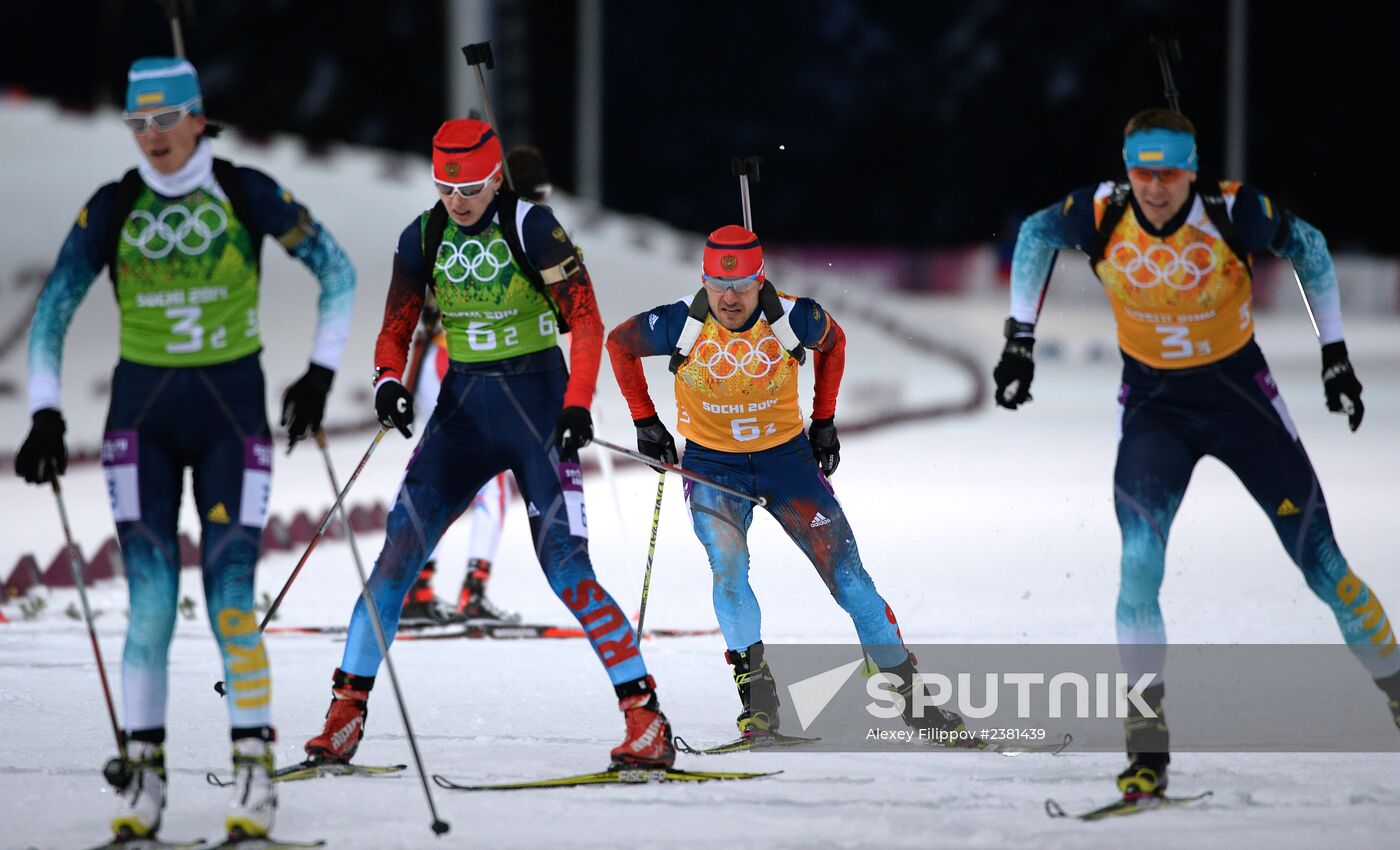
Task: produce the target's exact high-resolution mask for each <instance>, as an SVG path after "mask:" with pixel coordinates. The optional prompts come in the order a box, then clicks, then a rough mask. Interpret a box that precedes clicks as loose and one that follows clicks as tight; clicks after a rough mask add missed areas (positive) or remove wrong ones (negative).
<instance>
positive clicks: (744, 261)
mask: <svg viewBox="0 0 1400 850" xmlns="http://www.w3.org/2000/svg"><path fill="white" fill-rule="evenodd" d="M702 268H703V270H704V273H705V276H706V277H728V278H738V277H753V276H754V275H757V276H758V279H759V280H763V279H764V275H763V246H762V245H761V244H760V243H759V241H758V237H757V236H755V235H754V233H753V231H752V230H746V229H745V228H742V227H740V226H739V225H737V224H726V225H725V226H724V227H721V228H720V229H719V230H716V231H715V232H714V233H711V234H710V238H709V239H707V240H705V259H704V262H703V264H702Z"/></svg>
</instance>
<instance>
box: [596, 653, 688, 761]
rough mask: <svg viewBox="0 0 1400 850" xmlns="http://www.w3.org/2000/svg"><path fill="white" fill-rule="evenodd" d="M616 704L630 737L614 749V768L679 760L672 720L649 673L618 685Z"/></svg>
mask: <svg viewBox="0 0 1400 850" xmlns="http://www.w3.org/2000/svg"><path fill="white" fill-rule="evenodd" d="M617 697H618V700H617V707H618V708H620V709H622V714H623V716H624V717H625V718H626V720H627V737H626V738H624V739H623V740H622V743H621V744H618V745H617V746H616V747H614V748H613V751H612V767H611V769H612V770H619V769H622V768H628V767H659V768H670V767H671V766H672V765H674V764H675V763H676V747H675V745H674V744H673V743H672V741H671V723H670V721H668V720H667V719H666V715H664V714H662V713H661V707H660V705H658V703H657V701H656V680H655V679H653V678H652V677H650V676H647V677H646V678H645V679H639V680H637V681H635V682H628V683H626V684H623V685H618V686H617Z"/></svg>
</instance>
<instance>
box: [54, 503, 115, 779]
mask: <svg viewBox="0 0 1400 850" xmlns="http://www.w3.org/2000/svg"><path fill="white" fill-rule="evenodd" d="M52 484H53V498H54V501H55V502H57V503H58V518H59V521H60V522H61V523H62V524H63V539H64V540H65V541H67V543H68V563H69V564H70V565H72V568H73V578H74V579H75V580H76V581H77V585H78V601H80V602H82V603H83V622H85V623H87V632H88V638H89V639H90V640H91V641H92V654H93V656H94V657H95V658H96V659H97V676H98V678H99V679H101V680H102V698H103V699H105V700H106V701H107V719H109V720H111V721H112V736H113V737H114V738H116V739H117V757H116V758H114V759H112V760H110V761H108V762H107V764H106V766H105V767H103V768H102V775H103V776H104V777H105V778H106V779H107V782H108V784H110V785H111V786H112V787H114V788H125V787H126V786H127V785H130V784H131V766H130V765H129V764H128V763H127V759H126V735H125V733H123V732H122V727H121V724H120V723H118V722H117V707H116V705H115V704H114V703H113V702H112V686H111V685H110V684H108V683H107V665H106V664H104V663H103V661H102V646H101V644H99V643H98V642H97V629H96V628H94V627H93V625H92V608H91V607H90V606H89V605H88V598H87V587H86V585H87V576H86V575H85V574H84V571H83V563H82V562H83V555H82V553H81V552H79V551H78V545H77V544H76V543H74V542H73V527H72V526H71V525H69V524H68V508H67V507H66V506H65V505H64V504H63V488H62V487H60V486H59V483H58V476H57V475H55V476H54V478H53V481H52Z"/></svg>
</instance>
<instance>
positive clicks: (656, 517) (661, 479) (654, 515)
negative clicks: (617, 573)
mask: <svg viewBox="0 0 1400 850" xmlns="http://www.w3.org/2000/svg"><path fill="white" fill-rule="evenodd" d="M665 490H666V472H665V470H662V471H661V473H660V474H658V475H657V477H656V508H655V509H653V510H652V512H651V543H649V544H647V571H646V573H645V575H643V577H642V610H641V612H640V613H638V614H637V639H638V640H640V639H641V637H642V623H644V622H646V619H647V594H648V593H650V592H651V564H652V561H653V560H654V559H655V558H656V528H657V526H659V525H661V494H662V493H663V492H665Z"/></svg>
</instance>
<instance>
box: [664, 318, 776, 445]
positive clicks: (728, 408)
mask: <svg viewBox="0 0 1400 850" xmlns="http://www.w3.org/2000/svg"><path fill="white" fill-rule="evenodd" d="M793 303H794V301H793V299H792V298H791V297H789V296H783V306H784V307H785V308H791V307H792V304H793ZM797 367H798V363H797V361H796V360H794V359H792V356H791V355H789V354H788V353H787V351H785V350H784V349H783V346H782V343H780V342H778V338H777V337H776V336H774V335H773V331H772V328H770V327H769V325H768V322H767V321H766V320H764V319H763V318H762V317H761V316H760V318H759V320H758V322H757V323H756V324H755V325H754V326H753V327H752V328H749V329H748V330H747V331H742V332H738V331H728V330H725V329H724V327H723V326H721V325H720V323H719V322H717V321H716V320H715V317H714V316H710V317H709V318H708V319H706V320H705V326H704V328H703V329H702V330H701V331H700V336H699V338H698V339H697V340H696V341H695V346H694V347H693V348H691V350H690V357H689V358H687V359H686V361H685V363H683V364H682V365H681V367H680V369H678V370H676V408H677V423H676V426H677V429H678V430H679V431H680V432H681V434H682V435H683V436H684V437H685V438H686V439H687V440H694V441H695V442H697V443H699V444H700V445H702V446H704V447H706V448H710V449H715V450H717V451H722V452H756V451H761V450H763V449H769V448H772V447H773V446H778V445H782V444H783V443H786V442H787V441H788V440H791V439H792V438H793V437H796V436H797V435H798V434H801V433H802V411H801V410H800V409H799V408H798V404H797V374H798V372H797Z"/></svg>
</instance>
